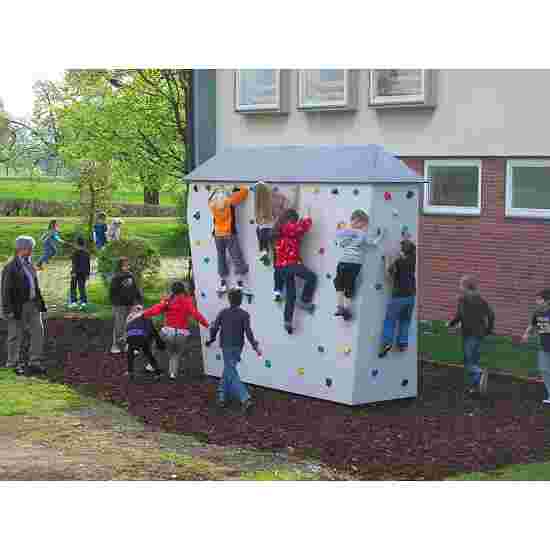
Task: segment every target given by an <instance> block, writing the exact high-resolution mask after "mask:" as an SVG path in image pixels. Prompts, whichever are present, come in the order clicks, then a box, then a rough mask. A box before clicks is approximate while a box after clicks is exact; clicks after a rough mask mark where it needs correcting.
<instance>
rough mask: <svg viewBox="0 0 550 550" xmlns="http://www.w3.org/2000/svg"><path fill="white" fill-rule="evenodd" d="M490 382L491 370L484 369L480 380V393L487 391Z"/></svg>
mask: <svg viewBox="0 0 550 550" xmlns="http://www.w3.org/2000/svg"><path fill="white" fill-rule="evenodd" d="M488 383H489V372H488V371H487V369H484V370H483V372H482V374H481V378H480V380H479V393H487V386H488Z"/></svg>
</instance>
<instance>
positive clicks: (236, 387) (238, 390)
mask: <svg viewBox="0 0 550 550" xmlns="http://www.w3.org/2000/svg"><path fill="white" fill-rule="evenodd" d="M222 354H223V363H224V367H223V374H222V377H221V379H220V384H219V386H218V401H225V400H226V399H231V397H232V396H234V397H236V398H237V399H238V400H239V401H240V402H241V403H244V402H245V401H246V400H247V399H250V394H249V393H248V390H247V389H246V386H245V385H244V384H243V383H242V381H241V377H240V376H239V373H238V371H237V365H238V364H239V363H240V361H241V354H242V348H222Z"/></svg>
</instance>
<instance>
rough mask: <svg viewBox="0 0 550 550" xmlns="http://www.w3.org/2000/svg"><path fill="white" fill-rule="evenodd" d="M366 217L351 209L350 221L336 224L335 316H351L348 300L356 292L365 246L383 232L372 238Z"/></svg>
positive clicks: (376, 243)
mask: <svg viewBox="0 0 550 550" xmlns="http://www.w3.org/2000/svg"><path fill="white" fill-rule="evenodd" d="M368 229H369V216H368V214H367V213H366V212H364V211H363V210H354V211H353V212H352V214H351V219H350V224H349V226H346V224H345V223H344V222H340V223H339V224H338V225H337V226H336V240H337V241H338V245H339V247H340V249H341V255H340V261H339V262H338V265H337V266H336V277H335V278H334V288H335V289H336V298H337V308H336V313H335V314H334V315H335V316H336V317H343V318H344V321H349V320H350V319H351V318H352V315H351V309H350V306H351V299H352V298H353V294H354V292H355V280H356V279H357V276H358V275H359V272H360V271H361V266H362V265H363V261H364V257H365V251H366V248H367V246H369V245H370V246H377V245H378V243H379V242H380V241H381V240H382V238H383V237H384V232H385V231H382V232H381V233H380V235H379V236H378V237H376V238H374V239H370V238H369V237H368V234H367V231H368Z"/></svg>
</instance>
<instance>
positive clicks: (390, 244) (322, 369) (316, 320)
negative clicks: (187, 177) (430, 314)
mask: <svg viewBox="0 0 550 550" xmlns="http://www.w3.org/2000/svg"><path fill="white" fill-rule="evenodd" d="M215 185H216V184H215V183H212V184H210V185H209V184H207V183H197V184H194V185H191V196H190V200H189V211H188V220H189V228H190V238H191V249H192V257H193V267H194V275H195V285H196V299H197V305H198V307H199V310H200V311H201V312H202V313H203V314H204V315H205V316H206V317H207V318H208V319H209V320H214V318H215V316H216V315H217V313H218V311H220V310H221V309H222V308H223V307H226V306H227V300H226V297H222V298H219V297H218V295H217V294H216V286H217V283H218V275H217V261H216V248H215V244H214V239H213V237H212V217H211V215H210V212H209V210H208V204H207V200H208V195H209V191H208V189H209V188H210V187H212V188H213V187H214V186H215ZM232 187H233V185H231V186H230V188H232ZM276 187H278V190H279V191H281V192H284V193H285V194H288V195H290V194H291V191H292V189H291V188H292V187H293V186H291V185H288V184H282V185H276ZM308 206H310V207H311V214H312V218H313V228H312V230H311V232H310V233H308V234H307V235H306V236H305V238H304V240H303V244H302V257H303V260H304V263H305V265H306V266H308V267H309V268H311V269H312V270H313V271H314V272H315V273H316V274H317V276H318V286H317V290H316V293H315V296H314V299H313V301H314V303H315V304H316V310H315V312H314V313H313V314H309V313H306V312H304V311H301V310H300V309H298V308H296V312H295V316H294V327H295V330H294V333H293V334H292V335H288V334H287V333H286V331H285V330H284V327H283V308H284V305H283V304H277V303H275V302H273V267H272V266H269V267H266V266H264V265H263V264H261V263H260V262H259V261H258V260H257V256H258V244H257V238H256V225H255V223H254V197H253V194H252V192H251V193H250V195H249V197H248V198H247V200H246V201H245V202H244V203H242V204H241V205H239V206H238V207H237V208H236V212H237V230H238V235H239V239H240V243H241V247H242V249H243V253H244V256H245V258H246V260H247V262H248V264H249V266H250V272H249V274H248V276H247V278H246V279H245V281H246V286H248V287H249V288H250V289H251V291H252V293H253V298H252V301H251V303H248V301H247V300H246V298H245V300H244V301H243V307H244V308H245V309H246V310H247V311H248V312H249V313H250V315H251V319H252V328H253V331H254V333H255V336H256V338H257V339H258V341H259V342H260V346H261V349H262V352H263V355H262V357H258V356H256V354H255V353H254V351H253V350H252V349H251V348H250V346H249V345H245V350H244V353H243V360H242V364H241V366H240V367H239V371H240V374H241V377H242V379H243V381H244V382H247V383H251V384H257V385H260V386H266V387H270V388H275V389H278V390H284V391H288V392H291V393H296V394H302V395H308V396H311V397H317V398H320V399H326V400H330V401H335V402H339V403H345V404H349V405H356V404H362V403H370V402H376V401H385V400H390V399H400V398H406V397H414V396H416V394H417V332H416V330H417V327H416V325H417V323H416V305H415V310H414V314H413V319H412V322H411V326H410V333H409V334H410V337H409V349H408V350H407V351H406V352H397V351H392V352H390V353H388V355H387V356H386V357H384V358H378V349H379V346H380V338H381V334H382V325H383V320H384V316H385V311H386V304H387V301H388V299H389V297H390V296H391V289H390V287H389V284H388V281H387V280H385V278H384V264H383V256H384V255H385V254H389V253H396V252H397V251H398V248H399V241H400V239H401V232H402V231H403V229H405V230H407V231H408V232H409V233H410V234H411V235H412V240H413V241H414V242H417V221H418V186H417V185H416V184H410V185H409V184H342V185H335V184H318V185H311V184H304V185H301V189H300V203H299V205H298V210H299V211H300V213H301V214H304V213H305V212H306V210H307V208H308ZM356 208H361V209H363V210H365V211H366V212H367V213H368V214H369V216H370V219H371V223H370V230H369V233H371V235H372V236H375V235H376V232H377V229H378V228H386V231H387V233H386V236H385V238H384V239H383V240H382V242H381V243H380V245H379V247H378V248H375V247H369V250H368V252H367V254H366V258H365V264H364V266H363V268H362V270H361V274H360V276H359V279H358V284H357V287H356V296H355V298H354V300H353V306H352V309H353V314H354V318H353V320H352V321H348V322H346V321H344V320H343V319H342V318H339V317H334V311H335V309H336V292H335V290H334V285H333V277H334V275H335V272H336V264H337V261H338V257H339V256H338V249H337V247H336V243H335V231H336V224H337V223H338V222H339V221H345V222H349V218H350V215H351V212H352V211H353V210H355V209H356ZM230 269H231V265H230ZM228 282H230V283H234V282H235V277H234V276H233V275H231V276H230V277H229V279H228ZM301 288H302V282H301V280H300V279H297V290H298V296H300V292H301ZM201 331H202V333H201V337H202V341H203V342H204V341H205V340H206V339H207V337H208V334H207V331H206V330H205V329H201ZM203 358H204V365H205V371H206V373H207V374H209V375H213V376H220V375H221V373H222V370H223V360H222V358H221V350H220V349H219V347H218V344H217V343H216V344H213V345H212V346H211V347H210V348H206V347H205V346H203Z"/></svg>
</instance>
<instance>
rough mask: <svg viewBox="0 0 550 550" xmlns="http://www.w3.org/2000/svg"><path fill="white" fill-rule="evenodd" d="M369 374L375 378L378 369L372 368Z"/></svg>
mask: <svg viewBox="0 0 550 550" xmlns="http://www.w3.org/2000/svg"><path fill="white" fill-rule="evenodd" d="M371 374H372V377H373V378H376V377H377V376H378V369H372V371H371Z"/></svg>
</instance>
